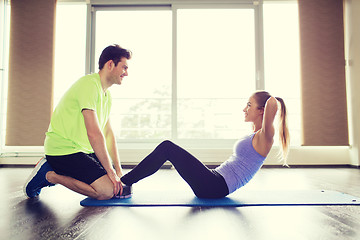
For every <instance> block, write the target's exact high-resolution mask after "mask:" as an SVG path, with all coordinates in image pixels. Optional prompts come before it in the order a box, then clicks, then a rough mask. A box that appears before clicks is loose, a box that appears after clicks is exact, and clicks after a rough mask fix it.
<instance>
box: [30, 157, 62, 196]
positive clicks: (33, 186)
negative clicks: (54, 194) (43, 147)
mask: <svg viewBox="0 0 360 240" xmlns="http://www.w3.org/2000/svg"><path fill="white" fill-rule="evenodd" d="M49 171H53V169H52V168H51V166H50V165H49V163H48V162H47V161H46V158H41V159H40V161H39V162H38V163H37V164H36V166H35V168H34V170H33V171H32V173H31V174H30V176H29V179H28V180H27V181H26V183H25V185H24V193H25V195H26V196H27V197H29V198H34V197H37V196H38V195H39V194H40V192H41V189H42V188H43V187H46V186H49V187H50V186H54V185H55V184H53V183H50V182H49V181H48V180H46V177H45V176H46V173H47V172H49Z"/></svg>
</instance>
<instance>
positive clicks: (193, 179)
mask: <svg viewBox="0 0 360 240" xmlns="http://www.w3.org/2000/svg"><path fill="white" fill-rule="evenodd" d="M167 160H168V161H170V162H171V163H172V165H173V166H174V167H175V169H176V170H177V171H178V173H179V174H180V176H181V177H182V178H183V179H184V180H185V181H186V182H187V183H188V184H189V186H190V187H191V189H192V190H193V192H194V193H195V195H196V196H197V197H199V198H223V197H225V196H227V195H228V194H229V190H228V187H227V185H226V182H225V180H224V178H223V177H222V176H221V175H220V174H219V173H217V172H216V171H215V170H212V169H209V168H208V167H206V166H205V165H204V164H203V163H201V162H200V161H199V160H198V159H196V158H195V157H194V156H192V155H191V154H190V153H189V152H187V151H186V150H184V149H183V148H181V147H179V146H178V145H176V144H174V143H173V142H171V141H168V140H166V141H164V142H162V143H160V144H159V145H158V146H157V147H156V148H155V149H154V151H153V152H151V153H150V154H149V155H148V156H147V157H145V158H144V160H142V161H141V162H140V163H139V164H138V165H137V166H136V167H135V168H134V169H132V170H131V171H130V172H128V173H127V174H125V175H124V176H123V177H122V178H121V181H122V182H123V183H125V184H126V185H132V184H133V183H136V182H138V181H139V180H141V179H143V178H146V177H148V176H150V175H152V174H154V173H155V172H157V171H158V170H159V169H160V167H161V166H162V165H163V164H164V163H165V162H166V161H167Z"/></svg>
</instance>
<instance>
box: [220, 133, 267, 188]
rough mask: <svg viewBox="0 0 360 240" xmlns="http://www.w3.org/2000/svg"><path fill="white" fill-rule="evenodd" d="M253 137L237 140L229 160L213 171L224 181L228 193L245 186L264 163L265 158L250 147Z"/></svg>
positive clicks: (252, 135)
mask: <svg viewBox="0 0 360 240" xmlns="http://www.w3.org/2000/svg"><path fill="white" fill-rule="evenodd" d="M254 136H255V133H253V134H251V135H249V136H246V137H244V138H242V139H240V140H238V141H237V142H236V143H235V144H234V147H233V154H232V155H231V156H230V158H229V159H228V160H227V161H225V162H224V163H222V164H221V165H220V166H218V167H217V168H216V169H215V171H216V172H218V173H219V174H220V175H221V176H223V178H224V179H225V182H226V184H227V186H228V188H229V193H232V192H234V191H235V190H237V189H239V188H240V187H242V186H244V185H245V184H247V183H248V182H249V181H250V180H251V179H252V178H253V177H254V175H255V173H256V172H257V171H259V169H260V168H261V166H262V165H263V163H264V161H265V158H266V157H263V156H261V155H260V154H259V153H258V152H256V151H255V149H254V147H253V145H252V140H253V138H254Z"/></svg>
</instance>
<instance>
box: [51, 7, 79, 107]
mask: <svg viewBox="0 0 360 240" xmlns="http://www.w3.org/2000/svg"><path fill="white" fill-rule="evenodd" d="M85 43H86V5H85V4H81V5H77V4H58V5H57V6H56V32H55V69H54V71H55V73H54V75H55V76H54V89H55V91H54V107H55V106H56V105H57V103H58V102H59V100H60V98H61V97H62V96H63V95H64V93H65V91H66V90H67V89H68V88H69V87H70V86H71V85H72V84H73V83H74V82H75V81H76V80H77V79H79V78H80V77H82V76H83V75H84V74H85V56H86V54H85V50H86V48H85V46H86V44H85Z"/></svg>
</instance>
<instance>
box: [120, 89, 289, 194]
mask: <svg viewBox="0 0 360 240" xmlns="http://www.w3.org/2000/svg"><path fill="white" fill-rule="evenodd" d="M278 102H279V103H280V105H281V114H280V120H279V123H280V126H279V136H280V142H281V152H282V158H283V160H284V164H286V157H287V150H288V146H289V132H288V128H287V124H286V107H285V104H284V101H283V100H282V99H281V98H275V97H272V96H270V94H269V93H268V92H265V91H258V92H255V93H254V94H253V95H252V96H251V97H250V98H249V102H248V103H247V106H246V107H245V108H244V110H243V111H244V113H245V122H252V123H253V128H254V129H253V133H252V134H250V135H249V136H246V137H244V138H243V139H241V140H239V141H237V142H236V143H235V145H234V152H233V155H232V156H231V157H230V158H229V159H228V160H227V161H226V162H224V163H223V164H221V165H220V166H219V167H217V168H216V169H209V168H207V167H206V166H205V165H204V164H202V163H201V162H200V161H199V160H198V159H196V158H195V157H194V156H192V155H191V154H190V153H188V152H187V151H186V150H184V149H182V148H181V147H179V146H177V145H175V144H174V143H172V142H170V141H164V142H162V143H161V144H159V145H158V146H157V147H156V148H155V150H154V151H153V152H151V153H150V154H149V155H148V156H147V157H145V158H144V160H143V161H142V162H140V163H139V165H137V166H136V167H135V168H134V169H133V170H131V171H130V172H129V173H127V174H125V175H124V176H123V177H122V178H121V181H122V183H123V184H125V187H124V192H123V193H122V195H128V196H131V185H132V184H133V183H136V182H138V181H139V180H141V179H143V178H145V177H147V176H150V175H152V174H153V173H155V172H156V171H158V170H159V169H160V167H161V166H162V165H163V164H164V163H165V162H166V161H167V160H169V161H170V162H171V163H172V164H173V166H174V167H175V169H176V170H177V171H178V173H179V174H180V175H181V177H182V178H183V179H184V180H185V181H186V182H187V183H188V184H189V186H190V187H191V188H192V190H193V192H194V193H195V195H196V196H197V197H199V198H222V197H225V196H227V195H228V194H230V193H232V192H234V191H235V190H237V189H238V188H240V187H242V186H244V185H245V184H246V183H247V182H249V181H250V180H251V178H252V177H253V176H254V175H255V173H256V172H257V171H258V170H259V169H260V168H261V166H262V165H263V163H264V160H265V158H266V156H267V155H268V154H269V152H270V150H271V147H272V145H273V142H274V139H273V138H274V134H275V129H274V125H273V122H274V118H275V115H276V112H277V110H278Z"/></svg>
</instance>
